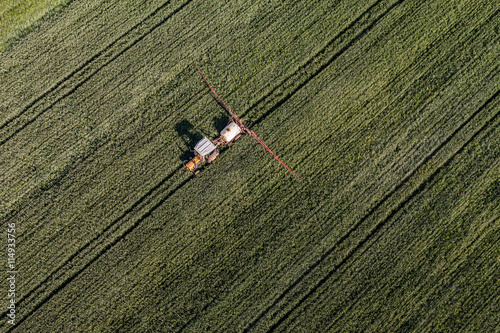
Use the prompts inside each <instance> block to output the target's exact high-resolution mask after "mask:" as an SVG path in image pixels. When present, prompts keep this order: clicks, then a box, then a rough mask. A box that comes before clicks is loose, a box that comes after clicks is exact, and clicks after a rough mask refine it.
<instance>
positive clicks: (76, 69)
mask: <svg viewBox="0 0 500 333" xmlns="http://www.w3.org/2000/svg"><path fill="white" fill-rule="evenodd" d="M170 2H171V1H170V0H169V1H166V2H165V3H163V4H162V5H161V6H160V7H158V8H157V9H155V10H154V11H153V12H151V13H150V14H149V15H147V16H146V17H145V18H144V19H142V20H141V21H139V22H138V23H137V24H135V25H134V26H133V27H131V28H129V29H128V30H127V31H125V32H124V33H122V34H121V35H120V36H119V37H118V38H116V39H115V40H114V41H112V42H111V43H109V44H108V45H106V47H104V48H103V49H101V50H100V51H99V52H97V53H96V54H94V55H93V56H92V57H90V58H89V59H88V60H86V61H84V62H83V63H82V64H80V65H79V66H77V67H76V68H75V69H74V70H73V71H71V72H70V73H69V74H67V75H66V76H64V77H63V78H62V79H60V80H59V81H57V82H56V83H55V84H54V85H53V86H52V87H50V88H49V89H48V90H46V91H45V92H43V93H42V94H41V95H40V96H38V97H37V98H35V99H34V100H32V101H31V102H30V103H29V104H28V105H26V106H25V107H24V108H23V109H22V110H21V111H20V112H19V113H18V114H16V115H14V116H13V117H11V118H10V119H7V120H6V121H5V122H4V123H3V124H1V125H0V130H2V129H3V128H4V127H6V126H7V125H9V124H10V123H11V122H13V121H15V120H16V119H17V118H19V117H21V116H22V115H23V114H24V113H26V112H27V111H28V110H29V109H30V108H31V107H33V106H34V105H35V104H36V103H38V102H39V101H41V100H42V99H43V98H45V97H48V95H49V94H51V93H52V92H54V91H56V90H57V89H58V88H59V87H61V86H62V85H63V84H64V83H65V82H66V81H68V80H70V79H71V78H72V77H73V76H75V75H77V74H78V73H79V72H81V71H83V70H84V69H85V67H87V66H89V65H90V64H91V63H92V62H94V61H95V60H97V59H98V58H99V57H101V56H103V57H106V56H109V55H106V54H105V53H106V52H108V51H109V50H111V49H112V47H113V46H115V45H116V44H119V42H120V41H121V40H122V39H124V37H126V36H127V35H129V34H131V33H132V31H134V30H135V29H137V28H138V27H139V26H141V25H142V24H143V23H145V22H146V21H147V20H148V19H150V18H152V17H154V16H155V15H156V14H157V13H158V12H159V11H160V10H161V9H163V8H164V7H166V6H167V5H168V4H169V3H170Z"/></svg>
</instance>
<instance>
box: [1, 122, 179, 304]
mask: <svg viewBox="0 0 500 333" xmlns="http://www.w3.org/2000/svg"><path fill="white" fill-rule="evenodd" d="M160 132H161V129H157V130H156V132H155V133H154V134H153V136H155V135H158V134H159V133H160ZM149 134H150V133H146V134H145V135H144V136H143V137H145V136H147V135H149ZM105 144H106V143H104V144H103V146H104V145H105ZM90 156H91V154H88V156H86V157H85V158H84V159H83V160H81V161H80V162H79V163H83V162H84V161H85V160H86V159H87V158H88V157H90ZM75 167H76V166H75ZM183 168H184V167H183V166H178V167H177V168H175V169H174V170H173V171H172V172H170V173H169V174H168V175H167V176H165V177H164V178H163V179H161V180H160V181H159V182H158V183H157V184H156V185H155V186H153V187H152V188H150V189H149V190H148V191H147V192H146V193H145V194H143V195H142V196H141V197H140V198H138V199H137V200H136V201H135V202H134V203H133V204H132V205H131V206H130V207H128V208H127V209H126V210H124V211H123V212H122V213H121V214H120V215H119V216H118V217H116V218H115V219H113V222H112V223H110V224H109V225H107V226H106V227H105V228H104V229H103V230H102V231H101V232H100V233H99V234H97V235H96V236H95V237H94V238H92V239H91V240H89V241H88V242H87V243H85V244H84V245H83V246H82V247H80V248H79V249H78V250H77V251H76V252H75V253H73V254H72V255H71V256H70V257H69V258H67V259H66V260H64V262H62V264H61V265H59V266H58V267H57V268H56V269H55V270H54V271H52V272H51V273H50V274H49V275H48V276H47V278H45V279H44V280H43V281H41V282H40V283H38V284H37V286H35V287H34V288H33V289H32V290H31V291H30V292H28V293H27V294H26V295H25V296H24V297H22V298H20V299H19V301H18V303H19V304H23V303H24V302H25V301H26V300H27V299H29V298H32V297H36V295H37V294H40V293H43V290H41V291H39V290H38V289H41V288H43V285H44V284H46V283H48V282H49V281H50V280H54V279H55V278H58V277H56V274H57V273H58V272H59V271H61V270H63V269H64V267H66V266H68V265H69V264H71V262H73V261H74V260H75V259H76V258H77V257H78V256H79V255H87V254H86V253H91V252H92V251H93V250H94V249H95V248H96V247H98V246H99V245H100V244H101V243H103V242H105V240H104V241H103V240H100V239H101V238H103V237H104V238H106V237H108V236H109V235H110V234H111V235H112V234H114V233H115V232H116V230H118V229H119V228H120V227H121V225H120V222H121V221H122V220H124V219H125V218H126V217H127V216H128V215H130V214H131V213H132V212H134V211H139V210H141V209H142V208H143V207H144V206H147V205H148V203H149V202H148V199H149V198H151V199H153V198H155V197H157V196H158V195H161V194H162V193H163V192H164V191H165V189H162V187H163V186H164V185H166V184H167V181H168V180H170V179H171V178H172V177H173V176H174V175H175V174H177V173H178V172H179V171H180V170H182V169H183ZM62 178H63V177H61V179H62ZM61 179H57V181H61ZM179 188H180V187H179ZM176 190H177V188H176ZM172 194H173V193H169V196H171V195H172ZM165 200H166V199H165ZM155 209H156V207H155ZM151 212H152V211H151ZM134 228H135V227H134ZM105 234H107V235H105ZM87 249H88V251H86V250H87ZM84 251H86V253H83V252H84ZM82 253H83V254H82ZM62 274H64V273H62ZM59 276H60V275H59ZM5 313H6V312H5Z"/></svg>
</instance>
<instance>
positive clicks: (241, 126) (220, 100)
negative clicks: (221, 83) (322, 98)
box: [195, 65, 302, 180]
mask: <svg viewBox="0 0 500 333" xmlns="http://www.w3.org/2000/svg"><path fill="white" fill-rule="evenodd" d="M195 66H196V69H197V70H198V72H200V74H201V77H202V78H203V80H205V82H206V84H207V86H208V87H209V88H210V90H211V91H212V93H213V94H214V95H215V97H217V99H218V100H219V102H220V103H221V104H222V106H224V108H225V109H226V110H227V112H229V114H230V115H231V117H233V119H234V121H235V122H236V123H237V124H238V126H239V127H240V128H241V129H243V130H244V131H245V132H247V133H248V134H250V136H252V137H253V138H254V139H255V140H257V142H258V143H260V144H261V145H262V147H264V148H265V149H266V150H267V151H268V152H269V154H271V155H272V156H273V157H274V158H275V159H276V160H277V161H278V162H280V163H281V164H282V165H283V166H284V167H285V168H286V169H287V170H288V171H290V172H291V173H292V174H293V175H294V176H295V177H297V179H298V180H302V179H301V178H300V177H299V176H298V175H297V174H296V173H295V172H293V171H292V169H290V168H289V167H288V166H287V165H286V164H285V163H283V162H282V161H281V160H280V159H279V158H278V156H277V155H276V154H275V153H273V152H272V151H271V149H269V147H268V146H266V144H265V143H264V142H263V141H262V140H261V139H260V138H259V137H258V136H257V134H255V133H254V132H253V131H252V130H251V129H249V128H248V127H247V126H246V125H245V124H243V122H242V121H241V119H240V118H238V117H237V116H236V115H235V114H234V112H233V111H232V110H231V108H230V107H229V106H228V105H227V104H226V103H225V102H224V101H223V100H222V98H220V97H219V95H217V93H216V92H215V89H214V88H212V86H211V85H210V83H208V80H207V79H206V78H205V75H203V73H202V72H201V70H200V69H199V68H198V66H197V65H195Z"/></svg>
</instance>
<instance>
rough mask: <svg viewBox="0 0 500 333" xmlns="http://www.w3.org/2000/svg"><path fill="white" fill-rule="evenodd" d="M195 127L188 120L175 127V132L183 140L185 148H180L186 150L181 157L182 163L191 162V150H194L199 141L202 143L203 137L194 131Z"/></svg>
mask: <svg viewBox="0 0 500 333" xmlns="http://www.w3.org/2000/svg"><path fill="white" fill-rule="evenodd" d="M193 129H194V126H193V124H191V123H190V122H189V121H188V120H187V119H184V120H181V121H180V122H178V123H177V124H176V125H175V131H176V132H177V134H178V135H179V137H180V138H181V140H182V142H183V143H184V145H185V147H184V148H183V147H179V148H180V149H181V150H184V153H182V155H180V156H179V159H180V160H181V161H185V160H189V159H190V158H191V157H192V155H193V154H192V152H191V150H192V149H194V146H195V145H196V143H198V141H200V140H201V139H202V138H203V136H202V135H201V134H200V133H196V132H194V131H193Z"/></svg>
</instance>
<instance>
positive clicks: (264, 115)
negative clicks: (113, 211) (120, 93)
mask: <svg viewBox="0 0 500 333" xmlns="http://www.w3.org/2000/svg"><path fill="white" fill-rule="evenodd" d="M403 1H404V0H401V1H398V2H396V3H394V4H393V5H392V6H391V7H390V8H391V9H392V8H394V7H396V6H397V5H399V4H400V3H402V2H403ZM187 3H189V1H188V2H186V3H184V4H183V5H182V6H181V7H180V8H179V9H178V10H180V9H182V7H184V6H185V5H187ZM380 3H381V1H378V2H377V3H376V4H374V5H372V6H371V7H370V9H373V8H375V7H376V5H377V4H380ZM165 5H166V3H165V4H164V5H162V6H161V7H164V6H165ZM159 10H160V9H157V10H155V13H156V12H157V11H159ZM365 13H366V12H365ZM365 13H364V14H363V15H365ZM387 13H388V10H387V11H385V12H384V13H382V14H381V15H379V16H378V17H377V18H376V19H375V21H374V22H372V23H371V24H370V25H368V26H367V27H366V28H364V29H363V30H362V31H361V32H360V33H359V34H357V35H356V36H355V39H353V40H351V41H350V42H349V43H348V44H347V45H346V46H344V47H343V48H342V49H341V51H338V52H337V53H336V54H335V55H334V56H333V57H332V58H331V59H329V60H328V61H327V63H326V64H323V65H321V66H320V68H319V69H318V70H317V71H316V72H314V73H313V75H312V76H310V77H309V78H308V79H307V80H306V81H305V82H303V83H301V84H300V85H299V86H298V87H296V88H294V89H293V90H292V91H291V92H289V93H288V94H286V95H285V96H284V97H282V98H283V99H281V100H279V101H278V102H277V103H276V104H274V105H273V107H272V108H271V109H269V110H268V111H266V113H264V114H263V115H262V116H260V117H259V118H258V119H257V120H256V121H255V122H253V123H252V125H255V124H258V123H260V122H261V121H262V120H263V119H264V118H265V117H266V116H267V115H269V114H271V113H272V112H273V111H274V110H276V109H277V108H279V107H280V106H281V105H283V104H284V103H285V102H286V101H287V100H288V99H289V98H290V97H291V96H293V95H294V94H295V93H296V92H297V91H298V90H300V89H301V88H302V87H304V86H305V85H306V84H307V83H308V82H309V81H310V80H312V79H313V78H314V77H316V76H317V75H318V74H319V73H320V72H321V71H323V70H324V69H325V68H326V67H327V66H328V65H330V64H331V63H332V62H333V61H334V60H335V59H337V58H338V57H339V56H340V55H341V54H342V53H344V52H345V51H346V50H347V49H348V48H349V47H350V46H352V45H353V44H354V43H355V42H356V41H358V40H359V39H360V38H362V37H363V36H364V35H366V34H367V33H368V32H369V30H370V29H371V28H373V26H374V25H375V24H376V22H378V21H380V20H381V19H382V18H383V17H384V16H385V15H386V14H387ZM151 15H152V14H150V15H149V16H148V18H149V17H150V16H151ZM172 15H173V14H172ZM356 20H357V21H360V20H358V19H356ZM143 22H144V21H143ZM140 24H141V23H139V24H137V25H136V26H135V27H137V26H138V25H140ZM158 26H159V25H158ZM351 26H352V24H351V25H350V27H351ZM135 27H134V28H135ZM134 28H132V29H134ZM132 29H131V30H132ZM154 29H156V27H155V28H154ZM154 29H153V30H154ZM153 30H151V31H153ZM151 31H149V32H148V34H149V33H150V32H151ZM122 36H124V35H122ZM122 36H121V37H120V38H122ZM145 36H146V35H144V36H143V37H141V38H140V39H143V38H144V37H145ZM337 38H339V37H338V36H337V37H336V38H334V40H336V39H337ZM139 41H140V40H137V42H139ZM115 42H116V41H115ZM115 42H113V43H112V44H114V43H115ZM137 42H135V43H134V45H135V44H136V43H137ZM332 42H333V40H332ZM332 42H330V43H332ZM330 43H329V44H330ZM110 45H111V44H110ZM110 45H108V47H110ZM132 46H133V45H131V46H130V47H132ZM108 47H107V48H108ZM130 47H128V48H130ZM125 51H126V50H122V52H120V53H119V54H118V55H116V56H115V57H114V58H113V59H112V60H110V61H109V62H107V63H106V64H104V65H103V66H102V67H100V68H99V69H98V70H97V71H99V70H100V69H102V68H103V67H105V66H106V65H107V64H109V63H110V62H111V61H113V60H115V59H116V58H117V57H118V56H119V55H121V54H123V52H125ZM102 52H104V51H100V54H102ZM100 54H99V55H96V56H94V57H92V58H91V59H92V60H90V62H92V61H93V60H95V59H97V58H98V57H99V56H100ZM313 59H314V58H312V59H310V60H308V62H307V63H312V62H313ZM90 62H89V63H90ZM85 66H86V65H83V66H80V67H79V69H76V70H75V71H74V72H72V73H73V74H72V75H71V76H74V75H76V74H77V73H78V72H79V71H81V70H82V69H83V68H84V67H85ZM97 71H95V72H93V73H92V74H91V76H93V75H95V73H97ZM297 72H298V71H297ZM297 72H295V73H297ZM71 76H67V77H65V78H64V79H63V80H61V81H59V82H61V83H59V82H58V84H57V86H55V87H53V89H52V88H51V89H50V90H49V91H47V92H46V94H45V96H48V95H49V94H51V93H52V92H54V91H55V90H57V88H58V87H59V86H60V85H62V84H63V83H64V81H65V80H69V79H70V78H71ZM292 78H293V75H292V76H289V77H288V78H287V79H285V80H284V81H283V82H285V81H287V80H291V79H292ZM89 79H90V77H88V78H85V79H84V80H83V81H81V82H80V83H79V84H78V85H77V86H75V87H74V88H73V90H72V92H74V91H75V90H76V89H78V87H80V86H81V85H82V84H84V83H85V82H86V81H88V80H89ZM291 81H293V80H291ZM280 88H281V85H279V86H278V87H277V88H275V89H273V91H272V92H271V93H270V94H268V95H266V96H264V97H262V98H261V99H260V100H259V101H258V102H256V103H255V104H254V105H252V107H250V109H248V110H251V109H254V108H255V109H257V110H261V109H263V108H260V109H259V108H258V106H259V105H260V103H262V102H263V101H265V100H266V99H268V98H269V97H270V96H272V93H273V92H275V91H277V89H280ZM72 92H71V93H72ZM71 93H67V94H65V95H64V96H63V97H61V98H59V99H57V100H56V102H54V103H51V105H50V106H49V107H48V108H46V109H44V110H43V111H42V113H43V112H45V111H47V110H48V109H50V108H51V107H52V106H53V105H54V104H55V103H57V102H58V101H60V100H61V99H63V98H65V97H67V96H68V95H70V94H71ZM497 96H498V91H497V92H496V93H495V94H494V96H493V97H491V98H490V99H489V100H488V101H487V102H486V103H485V104H484V105H483V106H482V107H481V108H480V110H481V109H484V107H486V105H487V104H488V103H489V102H491V101H493V100H494V99H495V98H496V97H497ZM43 98H44V96H41V97H40V98H37V99H36V100H35V101H34V102H32V103H30V105H29V106H28V107H26V108H25V109H23V111H22V113H24V112H26V111H27V110H28V109H29V108H30V107H32V106H33V105H34V104H36V103H37V102H38V101H40V100H42V99H43ZM273 100H274V98H273ZM480 110H478V111H476V112H475V113H474V114H473V115H472V116H471V118H469V119H468V120H467V121H466V122H465V123H463V124H462V125H461V126H459V128H458V129H457V130H456V131H454V132H453V133H452V135H451V136H450V137H448V138H447V139H446V140H445V141H444V142H443V143H442V144H441V145H439V146H438V147H437V148H436V149H437V150H436V149H435V150H433V151H432V152H431V155H429V156H427V157H426V158H425V159H424V161H423V162H422V164H419V166H417V168H416V169H415V170H414V171H416V170H418V169H419V168H420V167H421V166H422V165H424V164H425V163H427V162H428V161H429V160H430V159H431V158H432V157H433V156H434V155H435V154H436V153H437V151H438V150H440V149H441V148H442V147H443V146H444V145H445V144H446V143H448V142H449V141H450V140H451V138H452V137H453V136H454V135H455V134H457V133H458V131H460V130H461V129H463V127H464V126H466V123H468V122H469V121H470V120H471V119H472V118H473V117H475V115H477V114H478V113H479V112H480ZM40 114H41V113H40ZM40 114H37V115H36V117H38V116H39V115H40ZM20 115H21V114H20ZM20 115H18V116H20ZM497 116H498V113H497V114H495V115H494V116H493V117H492V118H491V119H490V120H489V121H488V122H487V124H489V123H491V122H492V121H494V119H495V118H496V117H497ZM12 121H14V118H13V119H10V120H9V123H10V122H12ZM33 121H34V119H33V120H31V121H30V122H29V123H31V122H33ZM29 123H27V124H26V125H25V126H23V127H22V128H20V129H19V130H18V131H16V132H15V133H14V134H13V135H12V136H14V135H15V134H17V133H18V132H19V131H21V130H22V129H23V128H24V127H26V126H27V125H29ZM487 124H485V125H484V126H483V127H482V128H481V129H480V130H479V131H478V132H476V133H475V134H474V135H473V137H472V138H471V139H469V140H468V141H467V142H466V143H465V145H464V146H463V147H462V148H460V150H462V149H463V148H464V147H465V146H466V145H467V144H468V143H469V142H470V141H471V140H472V139H473V138H474V137H476V136H477V135H478V134H479V133H480V132H481V131H482V130H483V129H484V128H485V126H486V125H487ZM5 126H6V124H3V125H2V126H1V127H0V128H3V127H5ZM12 136H11V137H12ZM11 137H9V138H7V139H6V140H4V141H2V142H1V143H0V144H4V143H5V142H6V141H8V140H9V139H10V138H11ZM458 153H459V152H456V153H455V154H454V155H452V157H450V160H451V159H452V158H453V156H455V155H456V154H458ZM446 163H448V161H447V162H446ZM441 167H442V166H441ZM441 167H439V168H438V170H436V171H435V172H434V173H433V174H432V175H431V176H430V177H429V180H431V179H432V178H433V177H434V176H435V174H436V173H437V172H438V171H439V170H440V168H441ZM180 169H182V167H181V166H179V167H178V168H177V169H175V170H174V171H173V172H172V173H171V174H169V175H168V176H167V177H165V178H164V179H162V181H160V183H158V184H157V185H155V186H154V187H153V188H151V189H150V190H149V191H148V192H147V193H146V194H145V195H144V196H142V197H141V198H140V199H139V200H138V201H136V202H135V203H134V204H133V205H132V206H131V207H129V208H128V209H127V210H126V211H125V212H124V213H122V215H120V217H119V218H117V219H116V220H114V221H113V223H112V224H111V225H109V226H107V227H106V229H105V230H104V232H106V231H108V230H110V229H111V228H112V227H113V225H115V224H117V223H118V222H119V220H121V219H123V218H124V217H125V216H126V215H127V214H129V213H130V212H132V211H133V210H134V209H136V208H137V207H139V206H140V205H141V204H142V203H144V202H145V200H146V199H147V197H150V196H152V195H153V192H155V191H156V190H158V189H159V188H160V187H161V186H162V185H163V184H165V183H166V182H167V180H168V179H170V178H171V177H172V176H173V175H174V174H175V173H177V172H178V171H179V170H180ZM413 174H414V172H413V171H412V173H411V175H409V176H408V178H406V177H405V178H404V179H403V181H405V182H406V181H407V180H408V179H409V178H410V177H411V176H412V175H413ZM191 178H192V177H189V178H188V179H185V180H184V181H182V182H181V183H180V184H179V185H178V186H176V187H175V188H174V189H173V190H171V191H170V192H168V194H167V195H166V196H165V197H163V198H162V199H161V200H160V201H159V202H157V203H156V204H155V205H154V206H153V208H152V209H151V210H148V211H147V212H146V213H144V214H142V215H141V216H140V218H139V219H138V220H137V221H136V222H134V224H132V225H131V226H130V227H128V228H127V229H126V230H125V232H124V233H122V235H120V236H119V237H118V238H116V239H114V240H113V241H111V242H110V243H108V244H107V245H106V246H105V247H104V248H102V249H101V250H100V251H99V252H98V253H97V254H96V255H95V256H94V257H93V258H92V259H91V260H90V261H89V262H88V263H86V264H85V265H84V266H83V267H82V268H80V269H79V270H77V271H76V272H75V273H73V274H72V275H71V276H70V277H69V278H68V279H66V280H64V281H63V283H62V284H61V285H59V286H58V287H57V288H56V289H54V290H53V291H51V292H50V293H49V294H48V295H47V296H46V297H44V298H43V299H42V300H41V301H40V302H39V303H37V304H36V305H35V308H33V309H32V310H31V311H30V312H29V313H28V314H27V315H26V316H25V317H23V318H21V319H20V320H19V323H21V322H23V321H24V320H26V319H27V318H28V317H30V316H31V315H32V314H33V313H34V312H36V311H37V310H38V309H39V308H40V307H41V306H43V304H45V303H46V302H47V301H48V300H50V299H51V298H52V296H54V295H55V294H57V293H58V292H59V291H60V290H62V289H63V288H64V287H65V286H67V285H68V284H69V283H71V281H73V280H74V279H75V278H76V277H77V276H78V275H79V274H80V273H82V272H83V271H84V270H85V269H86V268H88V267H89V266H90V265H91V264H92V263H94V262H95V261H96V260H98V258H99V257H100V256H101V255H103V254H104V253H106V252H107V251H108V250H109V249H111V248H112V247H113V246H114V245H115V244H117V243H118V242H119V241H120V240H121V239H122V238H123V237H125V236H126V235H128V234H129V233H130V232H132V231H133V230H134V229H135V228H136V227H137V226H138V225H139V224H140V223H141V221H143V220H144V219H146V218H147V217H148V216H149V215H151V213H152V212H153V211H154V210H155V209H157V208H158V207H159V206H161V205H162V204H163V203H164V202H165V201H166V200H167V199H168V198H169V197H171V196H172V195H173V194H174V193H175V192H176V191H177V190H179V189H180V188H182V187H183V186H184V185H185V184H187V183H188V182H189V181H190V179H191ZM426 184H427V182H425V183H422V184H421V185H420V186H419V187H418V188H417V190H416V192H414V193H415V194H414V195H413V194H412V195H411V196H410V197H408V198H407V199H405V200H403V201H402V202H401V204H400V205H398V206H397V207H396V208H394V209H393V210H392V211H391V213H390V214H389V216H388V217H387V218H386V219H384V221H382V222H381V223H380V225H377V226H375V228H374V229H373V230H372V231H371V232H370V234H369V235H368V236H367V237H366V238H365V239H364V240H363V241H361V242H360V243H359V244H358V245H357V246H355V248H354V249H353V250H352V251H351V252H349V253H348V255H347V256H346V257H345V258H344V259H343V260H342V261H341V263H340V264H339V265H338V266H336V267H334V268H333V270H332V271H331V272H329V273H328V275H327V277H326V278H325V279H324V281H323V279H322V280H320V282H319V284H318V285H317V286H315V287H314V288H313V289H312V291H311V292H310V294H313V293H314V292H315V291H316V290H317V289H318V288H319V287H320V286H321V285H322V284H324V283H325V282H326V280H328V278H329V277H330V276H331V275H333V274H334V273H335V271H336V270H337V269H339V268H340V267H341V266H342V265H343V264H344V263H345V262H346V261H348V260H349V259H350V258H351V257H352V256H353V254H354V253H355V252H356V251H357V249H360V248H362V247H363V245H364V244H366V242H367V241H368V239H369V238H370V237H372V235H374V234H376V233H377V231H378V230H380V229H381V228H382V227H383V225H384V224H385V223H386V222H387V221H388V220H389V219H390V218H391V217H393V216H394V214H396V212H397V211H398V210H399V209H400V208H401V207H402V206H404V205H405V204H406V203H407V202H409V201H410V200H411V198H412V197H414V196H415V195H417V194H418V193H419V192H420V191H421V189H423V188H424V187H425V185H426ZM402 186H403V184H398V186H396V188H395V189H394V190H393V191H391V192H390V193H389V194H388V195H386V196H385V197H384V198H383V199H382V201H381V202H380V203H379V204H377V205H376V206H375V207H374V208H373V209H372V210H370V212H372V213H373V211H375V210H376V209H378V208H379V207H380V206H381V205H382V203H383V201H385V199H386V198H388V197H389V196H391V195H392V194H394V192H396V191H397V190H398V189H399V188H401V187H402ZM370 212H369V213H368V215H365V217H363V221H364V220H366V219H367V218H368V216H369V215H371V213H370ZM351 231H352V229H351V230H350V231H349V232H348V233H347V234H346V235H345V236H343V237H342V238H341V240H340V241H339V242H343V241H345V240H346V239H347V237H348V236H349V235H350V234H351ZM99 237H101V236H100V235H99V236H96V237H95V238H94V239H92V240H91V241H89V242H88V243H87V244H85V245H84V247H83V248H81V249H80V250H78V252H76V253H75V254H73V255H72V257H70V259H68V260H66V261H65V262H64V263H63V264H62V265H61V266H60V267H59V268H58V269H57V270H56V271H58V270H59V269H61V268H62V267H63V266H65V265H67V264H69V263H70V262H71V261H72V260H73V259H75V258H76V257H77V256H78V254H80V253H81V252H82V251H85V250H86V249H87V248H89V246H91V243H93V242H95V241H96V240H97V238H99ZM98 245H99V244H97V245H95V246H98ZM91 250H93V249H91ZM332 251H333V249H332ZM319 264H320V263H319V262H318V265H319ZM318 265H315V266H314V267H313V269H314V268H315V267H316V266H318ZM52 278H54V272H53V273H51V275H50V276H48V277H47V278H46V279H45V280H44V281H43V282H42V283H41V284H40V285H39V286H41V285H43V284H45V283H48V282H49V281H50V280H51V279H52ZM301 279H302V278H301ZM295 285H296V284H295ZM35 289H38V287H36V288H35ZM41 292H43V291H41ZM41 292H37V293H41ZM33 294H34V292H31V293H30V294H28V295H27V296H25V298H23V299H21V300H20V302H19V303H21V302H23V301H24V300H27V299H28V298H30V297H31V295H33ZM309 296H310V295H309V294H308V295H307V296H306V297H304V298H303V299H302V300H301V301H300V302H299V304H297V305H296V306H294V307H293V308H292V309H291V310H290V311H289V312H288V313H287V314H285V316H284V317H282V318H281V319H280V320H279V321H278V323H276V324H275V325H273V327H272V329H271V331H272V330H274V329H275V328H277V327H278V326H279V325H280V324H281V323H282V322H283V321H284V320H286V319H287V318H288V316H289V315H290V314H291V313H292V312H293V311H294V310H295V309H296V308H297V307H299V306H300V304H301V303H302V301H303V300H305V299H307V298H308V297H309ZM35 297H36V295H35ZM283 297H284V296H283ZM281 299H282V298H281ZM267 312H269V311H267ZM267 312H266V313H267ZM5 313H6V312H5ZM5 313H4V314H5ZM264 315H265V313H264ZM262 317H263V316H262ZM262 317H260V318H259V320H260V319H261V318H262ZM255 323H257V321H256V322H255ZM253 326H255V325H253Z"/></svg>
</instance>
